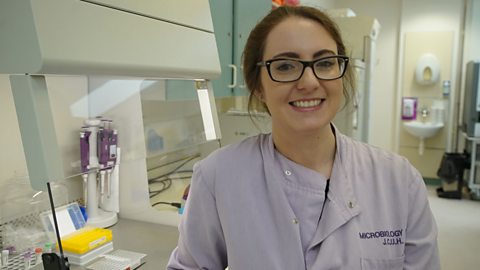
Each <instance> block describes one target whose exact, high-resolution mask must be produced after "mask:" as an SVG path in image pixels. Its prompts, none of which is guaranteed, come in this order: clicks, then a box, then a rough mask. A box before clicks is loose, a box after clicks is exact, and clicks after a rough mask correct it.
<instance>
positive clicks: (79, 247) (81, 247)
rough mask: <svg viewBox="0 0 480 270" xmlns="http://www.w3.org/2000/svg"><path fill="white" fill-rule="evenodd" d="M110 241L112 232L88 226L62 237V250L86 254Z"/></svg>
mask: <svg viewBox="0 0 480 270" xmlns="http://www.w3.org/2000/svg"><path fill="white" fill-rule="evenodd" d="M110 241H112V231H111V230H109V229H103V228H95V227H88V226H87V227H83V228H81V229H79V230H77V231H75V232H73V233H70V234H68V235H66V236H64V237H62V248H63V250H64V251H65V252H69V253H75V254H84V253H87V252H89V251H91V250H94V249H95V248H97V247H100V246H102V245H104V244H105V243H108V242H110ZM57 248H58V245H57Z"/></svg>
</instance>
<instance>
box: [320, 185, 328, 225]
mask: <svg viewBox="0 0 480 270" xmlns="http://www.w3.org/2000/svg"><path fill="white" fill-rule="evenodd" d="M329 189H330V179H327V186H326V187H325V199H324V200H323V204H322V211H321V212H320V217H319V218H318V223H320V220H321V219H322V215H323V209H324V208H325V203H326V202H327V195H328V190H329Z"/></svg>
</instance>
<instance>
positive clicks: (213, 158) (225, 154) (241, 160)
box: [198, 134, 269, 168]
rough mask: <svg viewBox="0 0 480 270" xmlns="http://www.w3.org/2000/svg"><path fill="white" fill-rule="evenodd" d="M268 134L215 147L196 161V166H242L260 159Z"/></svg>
mask: <svg viewBox="0 0 480 270" xmlns="http://www.w3.org/2000/svg"><path fill="white" fill-rule="evenodd" d="M268 136H269V134H259V135H256V136H251V137H248V138H245V139H243V140H242V141H239V142H237V143H232V144H229V145H226V146H223V147H221V148H219V149H216V150H215V151H213V152H212V153H210V154H209V155H208V156H207V157H206V158H204V159H203V160H201V161H200V162H198V164H199V165H198V166H202V167H206V168H212V167H221V166H224V167H232V166H233V167H243V166H248V164H250V163H251V162H258V160H259V159H261V147H262V145H263V144H266V143H267V142H268Z"/></svg>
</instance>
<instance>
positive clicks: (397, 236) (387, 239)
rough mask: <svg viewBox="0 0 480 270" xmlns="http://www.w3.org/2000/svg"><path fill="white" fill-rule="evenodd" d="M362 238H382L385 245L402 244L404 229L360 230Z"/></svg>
mask: <svg viewBox="0 0 480 270" xmlns="http://www.w3.org/2000/svg"><path fill="white" fill-rule="evenodd" d="M358 235H359V236H360V239H372V238H373V239H382V240H383V242H382V244H383V245H384V246H390V245H401V244H403V242H402V235H403V229H400V230H394V231H376V232H360V233H358Z"/></svg>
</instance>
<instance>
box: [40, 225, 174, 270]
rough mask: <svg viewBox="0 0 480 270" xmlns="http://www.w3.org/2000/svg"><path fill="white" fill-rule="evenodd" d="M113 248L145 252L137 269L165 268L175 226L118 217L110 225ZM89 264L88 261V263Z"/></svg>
mask: <svg viewBox="0 0 480 270" xmlns="http://www.w3.org/2000/svg"><path fill="white" fill-rule="evenodd" d="M110 229H112V233H113V248H114V250H117V249H123V250H128V251H134V252H139V253H145V254H147V257H146V258H145V261H146V263H145V264H143V265H142V266H140V267H139V268H138V269H139V270H159V269H166V265H167V262H168V259H169V257H170V253H171V252H172V250H173V249H174V248H175V247H176V245H177V240H178V229H177V227H173V226H167V225H160V224H155V223H148V222H144V221H135V220H130V219H119V221H118V222H117V224H115V225H114V226H112V227H111V228H110ZM89 264H90V263H89ZM31 269H35V270H40V269H43V265H41V264H40V265H37V266H36V267H34V268H31ZM70 269H71V270H83V269H86V267H80V266H71V267H70Z"/></svg>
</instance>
